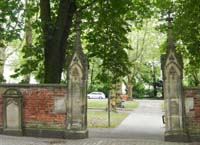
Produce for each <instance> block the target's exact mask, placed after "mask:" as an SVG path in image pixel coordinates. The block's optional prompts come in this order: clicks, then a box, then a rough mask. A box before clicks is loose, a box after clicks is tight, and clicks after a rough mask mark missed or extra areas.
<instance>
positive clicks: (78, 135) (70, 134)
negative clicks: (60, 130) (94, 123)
mask: <svg viewBox="0 0 200 145" xmlns="http://www.w3.org/2000/svg"><path fill="white" fill-rule="evenodd" d="M65 138H68V139H84V138H88V130H82V131H71V130H69V131H66V132H65Z"/></svg>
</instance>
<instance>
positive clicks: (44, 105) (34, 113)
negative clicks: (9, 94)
mask: <svg viewBox="0 0 200 145" xmlns="http://www.w3.org/2000/svg"><path fill="white" fill-rule="evenodd" d="M0 87H1V89H0V124H2V116H3V114H2V94H3V93H4V91H5V90H6V89H8V88H10V87H12V88H17V89H19V90H20V91H21V93H22V95H23V107H22V108H23V109H22V110H23V124H24V127H32V128H35V127H39V128H64V127H65V116H66V113H56V112H55V111H54V101H55V97H61V98H63V97H66V95H67V86H64V85H6V86H3V87H2V86H0Z"/></svg>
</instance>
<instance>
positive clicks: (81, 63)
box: [66, 21, 88, 138]
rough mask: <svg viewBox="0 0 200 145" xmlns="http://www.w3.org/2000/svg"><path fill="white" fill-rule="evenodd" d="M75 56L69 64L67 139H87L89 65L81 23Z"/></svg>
mask: <svg viewBox="0 0 200 145" xmlns="http://www.w3.org/2000/svg"><path fill="white" fill-rule="evenodd" d="M76 25H77V26H76V39H75V43H74V50H73V55H72V57H71V58H70V60H69V62H68V96H67V102H66V104H67V118H66V127H67V132H66V136H67V138H86V137H88V131H87V94H86V89H87V76H88V64H87V59H86V56H85V55H84V53H83V51H82V47H81V41H80V28H79V25H80V21H77V22H76Z"/></svg>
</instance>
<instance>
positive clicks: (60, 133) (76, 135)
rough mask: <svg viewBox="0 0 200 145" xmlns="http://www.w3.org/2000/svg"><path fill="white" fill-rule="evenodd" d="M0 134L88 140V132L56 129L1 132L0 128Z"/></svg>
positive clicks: (26, 129)
mask: <svg viewBox="0 0 200 145" xmlns="http://www.w3.org/2000/svg"><path fill="white" fill-rule="evenodd" d="M0 134H5V135H12V136H30V137H45V138H63V139H84V138H88V130H82V131H71V130H69V131H68V130H64V129H63V130H62V129H60V130H58V129H35V128H24V129H23V132H22V131H19V130H3V129H2V128H0Z"/></svg>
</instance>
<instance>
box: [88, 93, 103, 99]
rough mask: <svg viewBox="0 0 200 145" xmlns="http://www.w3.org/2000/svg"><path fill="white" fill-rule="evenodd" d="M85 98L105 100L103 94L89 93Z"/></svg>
mask: <svg viewBox="0 0 200 145" xmlns="http://www.w3.org/2000/svg"><path fill="white" fill-rule="evenodd" d="M87 96H88V98H89V99H105V98H106V96H105V94H104V93H103V92H91V93H89V94H88V95H87Z"/></svg>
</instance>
